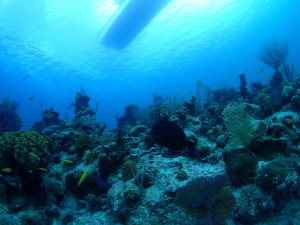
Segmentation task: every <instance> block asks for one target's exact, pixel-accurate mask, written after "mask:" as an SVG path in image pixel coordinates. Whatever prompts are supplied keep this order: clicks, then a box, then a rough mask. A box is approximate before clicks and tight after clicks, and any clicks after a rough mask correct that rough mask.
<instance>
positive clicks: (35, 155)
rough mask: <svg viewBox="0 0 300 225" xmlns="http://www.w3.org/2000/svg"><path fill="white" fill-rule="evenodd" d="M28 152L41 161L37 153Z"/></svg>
mask: <svg viewBox="0 0 300 225" xmlns="http://www.w3.org/2000/svg"><path fill="white" fill-rule="evenodd" d="M28 154H29V155H31V156H32V157H33V158H35V159H37V160H39V161H41V159H40V157H39V156H38V155H37V154H34V153H33V152H29V153H28Z"/></svg>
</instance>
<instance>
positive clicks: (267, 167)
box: [255, 158, 297, 191]
mask: <svg viewBox="0 0 300 225" xmlns="http://www.w3.org/2000/svg"><path fill="white" fill-rule="evenodd" d="M288 177H295V179H294V182H296V180H297V176H296V173H295V171H294V169H293V162H291V161H290V160H288V159H284V158H277V159H275V160H273V161H271V162H269V163H267V164H263V165H262V166H261V167H260V168H259V170H258V172H257V176H256V178H255V182H256V184H257V185H258V186H259V187H261V188H262V189H264V190H266V191H272V190H276V189H277V187H279V186H280V185H282V184H284V182H285V181H286V179H288ZM294 182H293V181H292V183H294ZM289 183H290V184H289V187H291V186H292V183H291V182H289ZM281 188H282V187H281ZM287 188H288V187H287Z"/></svg>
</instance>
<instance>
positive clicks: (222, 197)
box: [211, 188, 236, 225]
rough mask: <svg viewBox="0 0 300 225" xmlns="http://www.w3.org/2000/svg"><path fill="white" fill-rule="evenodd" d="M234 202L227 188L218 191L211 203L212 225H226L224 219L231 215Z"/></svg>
mask: <svg viewBox="0 0 300 225" xmlns="http://www.w3.org/2000/svg"><path fill="white" fill-rule="evenodd" d="M235 203H236V200H235V197H234V196H233V194H232V193H231V191H230V190H229V189H228V188H224V189H223V190H222V191H220V192H219V193H218V194H217V195H216V197H215V198H214V200H213V202H212V209H211V211H212V223H213V225H226V219H227V218H228V217H229V216H230V214H231V213H232V211H233V209H234V206H235Z"/></svg>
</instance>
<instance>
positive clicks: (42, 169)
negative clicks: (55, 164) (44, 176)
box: [38, 167, 48, 172]
mask: <svg viewBox="0 0 300 225" xmlns="http://www.w3.org/2000/svg"><path fill="white" fill-rule="evenodd" d="M38 169H39V170H41V171H44V172H48V169H46V168H42V167H40V168H38Z"/></svg>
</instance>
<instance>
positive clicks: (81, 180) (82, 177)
mask: <svg viewBox="0 0 300 225" xmlns="http://www.w3.org/2000/svg"><path fill="white" fill-rule="evenodd" d="M89 172H90V170H86V171H84V172H83V174H82V175H81V177H80V179H79V181H78V183H77V186H79V185H80V184H81V183H82V182H83V181H84V180H85V178H86V176H87V174H88V173H89Z"/></svg>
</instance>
